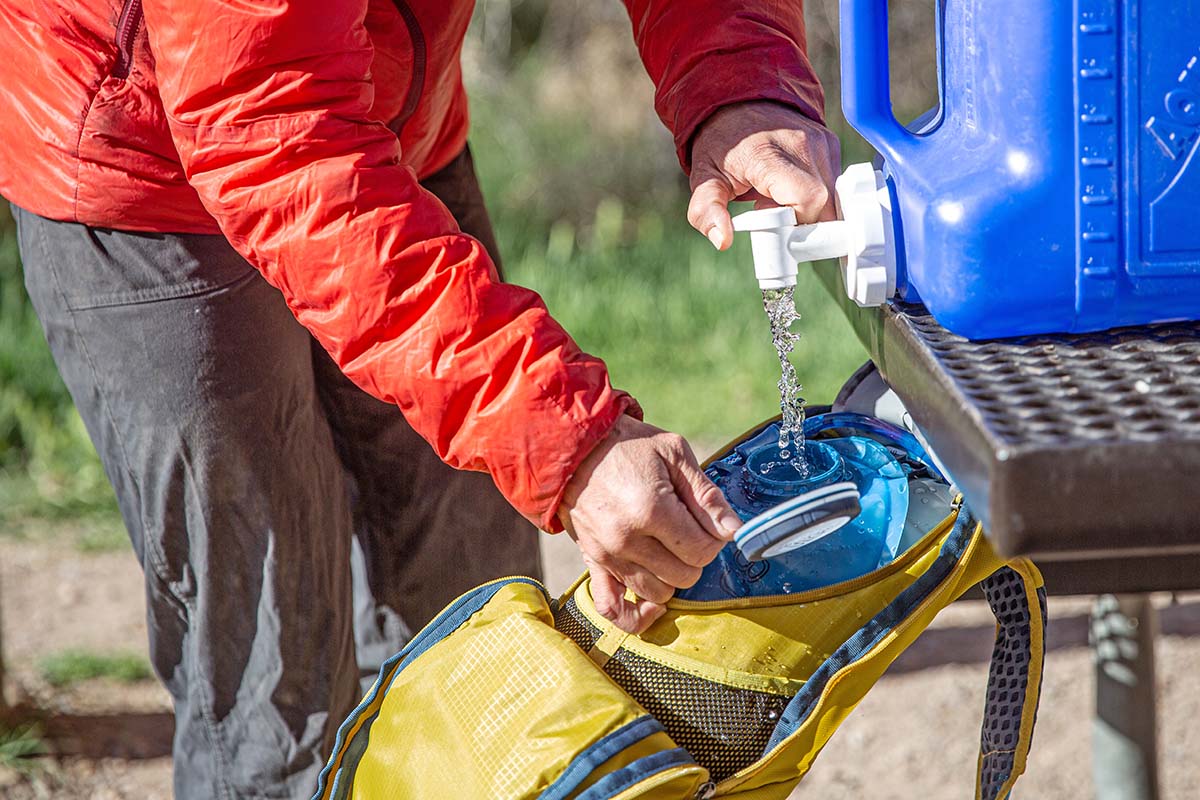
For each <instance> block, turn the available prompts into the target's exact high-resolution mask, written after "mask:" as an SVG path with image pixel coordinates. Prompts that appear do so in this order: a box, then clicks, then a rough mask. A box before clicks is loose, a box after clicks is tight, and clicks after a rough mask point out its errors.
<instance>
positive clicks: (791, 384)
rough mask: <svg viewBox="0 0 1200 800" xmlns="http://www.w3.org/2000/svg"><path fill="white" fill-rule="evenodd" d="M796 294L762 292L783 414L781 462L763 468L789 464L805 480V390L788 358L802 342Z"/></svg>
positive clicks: (788, 292) (790, 291)
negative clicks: (776, 359)
mask: <svg viewBox="0 0 1200 800" xmlns="http://www.w3.org/2000/svg"><path fill="white" fill-rule="evenodd" d="M794 292H795V287H792V286H789V287H787V288H784V289H763V293H762V296H763V310H765V311H766V312H767V319H768V320H769V321H770V323H771V341H772V343H773V344H774V345H775V352H776V354H777V355H778V356H779V371H780V376H779V409H780V411H781V412H783V419H782V420H781V421H780V424H779V459H780V461H779V462H773V463H771V464H767V465H764V469H778V468H779V467H782V466H783V464H784V463H787V464H789V465H790V466H791V467H792V468H793V469H794V470H795V471H796V472H797V473H799V475H800V477H803V476H804V475H805V474H806V473H807V472H808V468H807V462H806V460H805V457H804V398H803V397H801V396H800V392H801V390H802V389H803V387H802V386H801V385H800V383H799V381H798V380H797V379H796V368H795V367H794V366H792V362H791V360H790V358H789V356H790V355H791V353H792V348H793V347H795V346H796V342H797V340H799V338H800V334H799V333H796V332H794V331H793V330H792V325H794V324H795V323H796V321H797V320H799V319H800V315H799V314H797V313H796V303H795V299H794V297H793V294H794ZM781 462H782V463H781Z"/></svg>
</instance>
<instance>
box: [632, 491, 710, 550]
mask: <svg viewBox="0 0 1200 800" xmlns="http://www.w3.org/2000/svg"><path fill="white" fill-rule="evenodd" d="M672 489H674V487H673V486H672ZM645 530H646V532H647V533H649V534H650V535H651V536H653V537H654V538H655V539H657V540H658V541H660V542H661V543H662V545H663V547H665V548H666V549H667V550H668V551H669V552H670V553H671V554H672V555H674V556H675V557H676V558H678V559H679V560H680V561H682V562H683V563H685V564H688V565H690V566H693V567H704V566H707V565H708V563H709V562H710V561H712V560H713V559H714V558H716V556H717V553H719V552H720V551H721V548H722V547H724V545H725V542H726V539H725V538H724V537H717V536H714V535H713V534H711V533H709V532H708V531H707V530H705V529H704V527H703V526H702V525H701V524H700V523H699V522H698V521H697V520H696V517H695V516H694V515H693V514H692V512H691V511H689V510H688V507H687V506H686V505H684V503H683V500H682V498H680V497H679V496H678V494H676V492H675V491H672V493H671V495H670V496H669V497H666V498H663V500H662V502H659V503H658V504H657V505H655V507H654V509H653V512H652V515H651V518H650V521H649V524H647V525H646V527H645Z"/></svg>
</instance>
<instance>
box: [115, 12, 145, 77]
mask: <svg viewBox="0 0 1200 800" xmlns="http://www.w3.org/2000/svg"><path fill="white" fill-rule="evenodd" d="M141 27H142V0H125V5H124V6H122V7H121V16H120V17H118V18H117V63H116V64H114V65H113V70H112V74H113V77H114V78H119V79H121V80H125V79H126V78H128V77H129V70H130V69H132V68H133V42H134V40H135V39H136V38H137V35H138V29H139V28H141Z"/></svg>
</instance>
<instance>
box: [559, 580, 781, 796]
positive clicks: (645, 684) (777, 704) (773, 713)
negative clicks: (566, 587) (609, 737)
mask: <svg viewBox="0 0 1200 800" xmlns="http://www.w3.org/2000/svg"><path fill="white" fill-rule="evenodd" d="M554 623H555V627H556V628H557V629H558V630H559V632H560V633H562V634H564V635H565V636H567V637H569V638H570V639H572V640H573V641H574V642H575V643H576V644H578V645H579V646H580V647H581V648H583V649H584V650H589V649H591V647H592V645H593V644H595V642H596V640H597V639H598V638H599V637H600V631H599V630H598V629H597V628H596V627H595V626H594V625H592V623H591V622H589V621H588V620H587V619H586V618H585V617H584V616H583V613H582V612H581V611H580V610H579V608H578V607H577V606H576V604H575V599H574V598H573V597H572V598H571V599H569V600H567V602H565V603H563V604H562V606H561V607H560V608H559V610H558V613H557V614H556V616H555V620H554ZM604 671H605V672H606V673H608V675H609V677H611V678H612V679H613V680H614V681H616V683H617V684H618V685H619V686H620V687H621V688H622V689H624V690H625V691H626V692H628V693H629V695H630V696H631V697H633V698H634V699H635V700H637V701H638V703H640V704H641V705H642V707H643V708H645V709H646V710H647V711H648V712H650V713H651V714H652V715H654V717H655V718H657V719H658V721H659V722H661V723H662V725H663V727H664V728H666V731H667V733H668V734H669V735H670V737H671V739H673V740H674V741H675V743H676V744H678V745H679V746H680V747H683V748H684V749H686V750H687V751H688V753H689V754H690V755H691V756H692V758H694V759H695V760H696V763H698V764H700V765H701V766H703V767H706V768H707V769H708V771H709V773H710V775H711V777H712V780H714V781H720V780H723V779H724V778H727V777H729V776H730V775H732V774H734V773H735V772H737V771H738V770H740V769H743V768H745V767H748V766H750V765H751V764H753V763H754V762H755V761H757V760H758V759H759V758H761V757H762V755H763V750H764V749H765V748H766V746H767V742H768V741H769V740H770V738H771V733H772V732H773V731H774V729H775V725H776V724H777V723H778V721H779V715H780V714H781V713H782V712H783V709H784V707H785V706H786V705H787V703H788V701H789V700H790V699H791V698H789V697H786V696H783V695H777V694H769V693H767V692H756V691H753V690H749V689H740V688H735V687H732V686H726V685H725V684H722V683H717V682H716V681H710V680H707V679H705V678H701V677H697V676H695V675H691V674H688V673H686V672H680V671H679V670H677V669H673V668H671V667H668V666H664V665H662V664H659V663H657V662H655V661H653V660H651V659H648V658H643V657H642V656H640V655H637V654H635V653H631V652H629V651H628V650H625V649H620V650H618V651H617V652H616V653H615V654H614V655H613V656H612V658H610V659H609V660H608V663H607V664H605V666H604Z"/></svg>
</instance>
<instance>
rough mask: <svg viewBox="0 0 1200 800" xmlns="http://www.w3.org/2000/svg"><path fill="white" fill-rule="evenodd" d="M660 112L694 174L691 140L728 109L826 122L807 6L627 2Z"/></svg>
mask: <svg viewBox="0 0 1200 800" xmlns="http://www.w3.org/2000/svg"><path fill="white" fill-rule="evenodd" d="M625 7H626V9H627V10H628V12H629V18H630V21H631V22H632V23H633V36H634V39H635V40H636V41H637V45H638V51H639V52H640V53H641V56H642V62H643V63H644V64H645V65H646V71H647V72H649V73H650V78H651V79H652V80H653V81H654V86H655V89H656V91H655V94H654V106H655V109H656V110H657V111H658V116H659V117H660V118H661V119H662V121H663V123H664V124H665V125H666V126H667V129H668V130H670V131H671V133H672V135H673V136H674V137H675V148H676V152H677V154H678V156H679V163H680V164H682V165H683V168H684V170H685V171H690V170H691V158H690V148H691V142H692V137H693V136H694V135H695V134H696V129H697V128H699V127H700V126H701V125H702V124H703V123H704V121H705V120H706V119H708V118H709V117H710V116H711V115H712V113H713V112H714V111H716V110H717V109H719V108H721V107H722V106H727V105H732V104H733V103H739V102H743V101H747V100H773V101H775V102H778V103H785V104H787V105H789V106H792V107H793V108H796V109H797V110H799V111H800V113H802V114H804V115H805V116H806V117H808V118H809V119H813V120H816V121H817V122H821V123H822V124H823V123H824V122H825V116H824V108H825V97H824V93H823V92H822V90H821V84H820V82H819V81H818V80H817V77H816V74H815V73H814V72H813V68H812V64H810V63H809V60H808V54H807V52H806V45H805V31H804V3H803V2H802V0H783V1H782V2H781V1H780V0H706V2H702V3H695V2H686V1H685V0H625Z"/></svg>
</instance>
